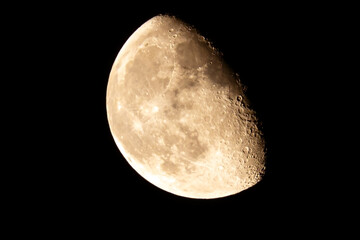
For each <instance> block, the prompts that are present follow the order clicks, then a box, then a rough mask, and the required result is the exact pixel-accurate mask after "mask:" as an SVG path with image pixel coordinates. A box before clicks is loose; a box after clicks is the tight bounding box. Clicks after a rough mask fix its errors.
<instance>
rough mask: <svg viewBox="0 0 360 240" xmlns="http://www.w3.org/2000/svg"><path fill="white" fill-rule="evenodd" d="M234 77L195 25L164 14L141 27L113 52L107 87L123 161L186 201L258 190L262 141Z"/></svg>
mask: <svg viewBox="0 0 360 240" xmlns="http://www.w3.org/2000/svg"><path fill="white" fill-rule="evenodd" d="M238 76H239V75H237V74H235V73H234V72H233V71H232V70H231V69H230V68H229V67H228V66H227V65H226V63H225V62H224V60H223V58H222V54H221V53H220V51H219V50H217V49H216V48H215V47H214V46H213V44H212V43H210V41H208V40H207V39H206V38H205V37H203V36H202V35H201V34H200V33H199V32H198V31H197V30H196V29H195V28H194V27H193V26H190V25H188V24H186V23H184V22H183V21H181V20H179V19H177V18H176V17H173V16H168V15H159V16H155V17H153V18H151V19H150V20H148V21H147V22H145V23H144V24H143V25H142V26H140V27H139V28H138V29H137V30H136V31H135V32H134V33H133V34H132V35H131V36H130V37H129V39H128V40H127V41H126V43H125V44H124V46H123V47H122V48H121V50H120V52H119V53H118V55H117V57H116V59H115V62H114V64H113V66H112V69H111V72H110V76H109V80H108V86H107V94H106V108H107V117H108V122H109V126H110V130H111V133H112V135H113V137H114V140H115V143H116V145H117V146H118V148H119V150H120V151H121V153H122V155H123V156H124V158H125V159H126V160H127V162H128V163H129V164H130V165H131V166H132V168H133V169H135V170H136V172H138V173H139V174H140V175H141V176H142V177H144V178H145V179H146V180H148V181H149V182H150V183H152V184H153V185H155V186H157V187H159V188H161V189H163V190H165V191H167V192H170V193H173V194H175V195H179V196H183V197H188V198H201V199H210V198H220V197H225V196H229V195H233V194H236V193H239V192H241V191H243V190H245V189H248V188H249V187H251V186H253V185H255V184H256V183H258V182H259V181H260V180H261V179H262V177H263V175H264V173H265V155H266V154H265V153H266V151H265V141H264V137H263V133H262V131H261V129H260V125H259V120H258V117H257V116H256V112H255V111H254V110H253V109H252V108H251V105H250V102H249V100H248V98H247V97H246V95H245V91H244V86H243V85H242V83H241V82H240V79H239V77H238Z"/></svg>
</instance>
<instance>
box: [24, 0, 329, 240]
mask: <svg viewBox="0 0 360 240" xmlns="http://www.w3.org/2000/svg"><path fill="white" fill-rule="evenodd" d="M168 5H170V6H167V5H158V6H156V5H152V4H150V3H148V4H146V5H143V4H142V3H138V4H130V5H126V6H124V5H122V4H120V3H119V4H117V5H116V4H115V5H112V4H109V5H106V4H102V5H101V6H99V5H97V4H87V5H86V6H72V5H56V4H53V5H51V6H50V5H49V6H42V9H43V10H41V9H40V8H39V9H37V10H36V11H29V12H28V13H27V14H28V15H27V16H28V17H27V18H25V19H24V20H23V21H22V22H21V23H18V24H19V26H20V27H21V28H20V29H21V31H20V35H21V36H22V37H23V38H27V39H28V40H27V41H23V42H21V41H20V42H19V44H18V47H19V48H21V51H22V50H24V51H25V52H26V56H28V59H29V61H30V62H32V65H31V66H32V67H29V71H30V72H32V73H36V80H35V81H34V82H35V85H36V88H37V91H36V92H39V94H34V101H35V102H34V105H36V106H37V109H38V111H39V112H40V114H41V116H43V117H41V118H39V119H35V118H34V117H33V116H32V114H30V115H27V116H28V117H29V119H31V122H33V123H34V124H33V126H34V128H33V129H31V130H30V131H32V134H33V135H31V136H39V138H41V144H40V143H39V144H38V145H37V148H36V150H34V149H35V148H32V151H35V152H36V154H37V155H36V156H37V158H35V159H36V160H35V161H34V164H32V165H31V166H32V168H34V169H36V170H35V171H34V172H35V173H36V174H34V175H33V176H32V177H33V178H34V179H36V180H35V181H34V182H33V183H28V184H27V183H24V186H23V188H24V189H26V191H27V193H28V194H24V196H25V195H26V198H28V199H32V203H28V205H26V207H25V208H24V209H27V210H26V211H29V214H30V215H28V218H29V219H31V216H39V214H40V217H42V218H43V219H44V220H46V219H53V220H54V219H55V220H54V221H56V222H58V224H60V225H61V224H64V226H70V225H71V226H72V228H74V229H77V228H81V229H83V228H85V226H90V227H91V226H92V227H99V226H103V227H105V228H110V229H112V228H115V229H116V228H119V231H120V232H121V231H123V230H124V229H126V228H127V225H126V224H125V223H128V224H130V225H132V226H137V225H138V226H140V225H141V226H142V225H146V226H148V228H149V229H153V230H154V231H161V230H160V229H161V228H162V227H164V228H166V227H169V226H171V227H172V229H173V230H174V231H175V230H176V229H178V231H179V232H182V233H184V231H185V232H186V231H187V230H184V229H189V228H195V229H198V230H199V229H202V230H203V231H206V232H210V231H211V230H212V229H218V230H220V231H225V232H228V231H230V230H231V231H234V232H237V233H238V236H237V237H239V238H240V237H241V236H242V234H241V232H242V231H245V232H246V229H247V228H246V227H247V226H248V225H254V224H255V225H256V224H259V225H260V228H261V229H267V230H264V231H265V234H266V233H268V232H269V231H270V232H274V233H277V232H279V233H281V232H282V229H290V230H294V231H296V232H301V231H299V224H305V225H302V226H304V229H312V228H313V227H314V226H315V225H316V224H315V223H316V222H317V220H316V219H317V218H318V216H319V215H321V214H322V213H323V207H322V206H323V205H322V202H321V201H319V200H318V198H317V197H316V195H317V194H319V192H321V189H322V185H321V184H323V183H321V181H320V182H318V181H316V182H315V183H313V181H312V180H311V179H312V177H313V175H314V172H313V169H312V168H310V169H309V164H310V165H311V163H312V162H314V161H316V160H315V157H316V156H315V155H312V154H310V153H309V152H310V151H311V149H312V148H313V147H314V146H315V145H314V142H315V141H316V139H314V138H312V135H311V132H309V130H308V126H310V125H313V124H317V122H316V121H315V120H314V118H313V119H312V118H311V117H309V116H314V113H315V110H314V108H311V109H309V108H308V106H309V105H312V104H314V103H313V100H312V98H311V96H312V95H311V94H309V93H306V92H308V91H309V89H308V88H309V87H308V86H309V82H310V81H312V80H310V78H309V77H311V73H312V70H311V69H312V68H313V67H314V65H313V62H311V59H312V57H310V56H309V55H308V54H309V50H308V49H309V45H311V43H309V42H310V40H309V39H311V38H312V37H313V32H316V31H315V30H314V29H311V30H306V28H307V26H308V25H311V24H309V23H308V22H307V19H309V17H310V16H311V15H313V12H312V11H311V10H308V8H300V7H299V6H285V7H284V6H281V7H280V6H277V5H271V4H267V5H261V4H260V3H258V4H254V6H245V5H242V4H240V5H237V4H235V2H234V3H233V4H222V3H218V5H212V6H208V7H199V6H197V7H195V6H194V7H192V6H191V7H190V5H188V4H186V3H182V2H178V3H177V4H176V3H172V4H168ZM39 7H40V6H39ZM35 8H37V7H36V6H35ZM139 8H140V9H139ZM24 9H26V8H24ZM23 11H25V10H23ZM158 14H170V15H175V16H176V17H178V18H180V19H182V20H183V21H185V22H187V23H189V24H190V25H193V26H194V27H195V28H197V29H198V31H199V32H200V33H201V34H202V35H204V36H205V37H206V38H208V39H209V40H210V41H211V42H212V43H213V45H214V46H215V47H216V48H218V49H219V50H220V51H221V52H222V53H223V56H224V59H225V61H226V62H227V63H228V64H229V65H230V66H231V67H232V68H233V69H234V71H235V72H237V73H239V75H240V80H241V81H242V82H243V83H244V84H245V85H247V86H248V90H247V95H248V97H249V99H250V100H251V101H252V103H253V106H254V108H255V110H257V112H258V114H259V117H260V120H261V121H262V123H263V131H264V136H265V140H266V144H267V145H266V147H267V173H266V175H265V177H264V179H263V180H262V181H261V182H260V183H258V184H257V185H255V186H254V187H252V188H250V189H248V190H246V191H243V192H241V193H239V194H236V195H233V196H230V197H226V198H220V199H213V200H196V199H189V198H184V197H179V196H175V195H173V194H171V193H168V192H165V191H163V190H161V189H159V188H157V187H155V186H153V185H152V184H150V183H149V182H147V181H146V180H145V179H143V178H142V177H141V176H140V175H138V174H137V173H136V172H135V171H134V170H133V169H132V168H131V167H130V165H129V164H128V163H127V162H126V160H125V159H124V158H123V157H122V155H121V153H120V151H119V150H118V148H117V146H116V145H115V142H114V140H113V138H112V135H111V133H110V130H109V126H108V122H107V115H106V105H105V100H106V87H107V81H108V76H109V73H110V70H111V67H112V64H113V62H114V60H115V57H116V56H117V54H118V52H119V51H120V49H121V47H122V45H123V44H124V43H125V41H126V40H127V39H128V37H130V35H131V34H132V33H133V32H134V31H135V30H136V29H137V28H138V27H140V26H141V24H143V23H144V22H146V21H147V20H148V19H150V18H152V17H153V16H156V15H158ZM34 115H35V113H34ZM310 121H311V122H310ZM39 129H42V130H44V131H40V130H39ZM40 132H41V133H40ZM38 150H39V151H38ZM309 156H311V157H309ZM315 165H317V164H314V165H313V166H314V167H315ZM27 207H29V208H30V209H31V210H28V208H27ZM36 209H38V210H36ZM319 211H320V212H319ZM324 212H325V211H324ZM156 219H157V220H156ZM181 219H183V220H181ZM185 219H186V220H185ZM300 219H306V221H305V223H303V222H302V221H301V220H300ZM49 221H50V220H49ZM50 225H51V224H50ZM55 225H56V224H55ZM197 226H198V227H197ZM217 227H218V228H217ZM64 228H65V229H66V227H64ZM182 229H183V230H182ZM204 229H206V230H204ZM244 229H245V230H244ZM295 229H296V230H295ZM84 231H85V230H84ZM138 231H139V232H141V228H139V229H138ZM173 234H174V235H175V236H176V234H177V233H176V232H174V233H173ZM253 234H258V233H257V232H254V231H253Z"/></svg>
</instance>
